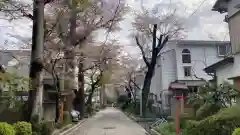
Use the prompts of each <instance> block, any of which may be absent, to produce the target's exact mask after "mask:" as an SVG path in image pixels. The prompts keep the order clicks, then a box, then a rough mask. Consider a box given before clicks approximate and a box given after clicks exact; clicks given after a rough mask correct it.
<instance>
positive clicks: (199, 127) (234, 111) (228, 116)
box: [186, 106, 240, 135]
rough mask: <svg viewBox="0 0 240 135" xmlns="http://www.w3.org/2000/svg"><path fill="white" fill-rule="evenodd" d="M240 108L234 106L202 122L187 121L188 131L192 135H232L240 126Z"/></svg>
mask: <svg viewBox="0 0 240 135" xmlns="http://www.w3.org/2000/svg"><path fill="white" fill-rule="evenodd" d="M239 114H240V107H238V106H234V107H231V108H225V109H222V110H220V111H219V112H218V113H216V114H215V115H212V116H209V117H207V118H205V119H203V120H200V121H193V120H192V121H187V122H188V123H187V124H186V125H187V127H186V130H187V132H188V134H191V135H215V134H217V135H226V134H231V133H232V132H233V130H234V129H235V128H237V127H239V124H240V115H239Z"/></svg>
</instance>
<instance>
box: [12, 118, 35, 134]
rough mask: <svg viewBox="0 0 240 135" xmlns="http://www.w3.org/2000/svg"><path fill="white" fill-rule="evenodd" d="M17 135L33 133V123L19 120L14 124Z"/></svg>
mask: <svg viewBox="0 0 240 135" xmlns="http://www.w3.org/2000/svg"><path fill="white" fill-rule="evenodd" d="M13 127H14V129H15V131H16V135H32V125H31V123H28V122H24V121H21V122H17V123H15V124H13Z"/></svg>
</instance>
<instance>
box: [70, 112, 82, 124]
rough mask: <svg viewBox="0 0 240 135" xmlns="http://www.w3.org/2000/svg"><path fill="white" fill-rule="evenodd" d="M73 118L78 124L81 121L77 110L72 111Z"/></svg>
mask: <svg viewBox="0 0 240 135" xmlns="http://www.w3.org/2000/svg"><path fill="white" fill-rule="evenodd" d="M71 116H72V121H73V122H77V121H79V120H80V112H79V111H77V110H72V111H71Z"/></svg>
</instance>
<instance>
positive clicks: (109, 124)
mask: <svg viewBox="0 0 240 135" xmlns="http://www.w3.org/2000/svg"><path fill="white" fill-rule="evenodd" d="M68 135H147V132H146V131H145V129H143V128H142V127H141V126H140V125H138V124H137V123H135V122H134V121H132V120H130V119H129V118H128V117H127V116H126V115H125V114H124V113H123V112H121V111H120V110H118V109H115V108H110V107H109V108H106V109H105V110H102V111H99V112H98V113H97V114H96V115H95V116H94V117H92V118H90V119H88V120H87V121H85V122H84V123H82V124H81V126H79V127H78V129H77V130H75V131H74V132H72V133H71V134H68Z"/></svg>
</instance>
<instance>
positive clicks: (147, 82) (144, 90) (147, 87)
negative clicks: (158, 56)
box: [142, 68, 154, 116]
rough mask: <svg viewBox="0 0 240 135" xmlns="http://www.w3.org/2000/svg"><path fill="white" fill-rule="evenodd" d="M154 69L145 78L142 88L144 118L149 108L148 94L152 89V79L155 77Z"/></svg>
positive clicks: (149, 70) (150, 69)
mask: <svg viewBox="0 0 240 135" xmlns="http://www.w3.org/2000/svg"><path fill="white" fill-rule="evenodd" d="M153 72H154V68H149V69H148V71H147V73H146V76H145V78H144V83H143V88H142V114H143V116H145V115H146V107H147V100H148V94H149V91H150V87H151V82H152V77H153Z"/></svg>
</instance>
